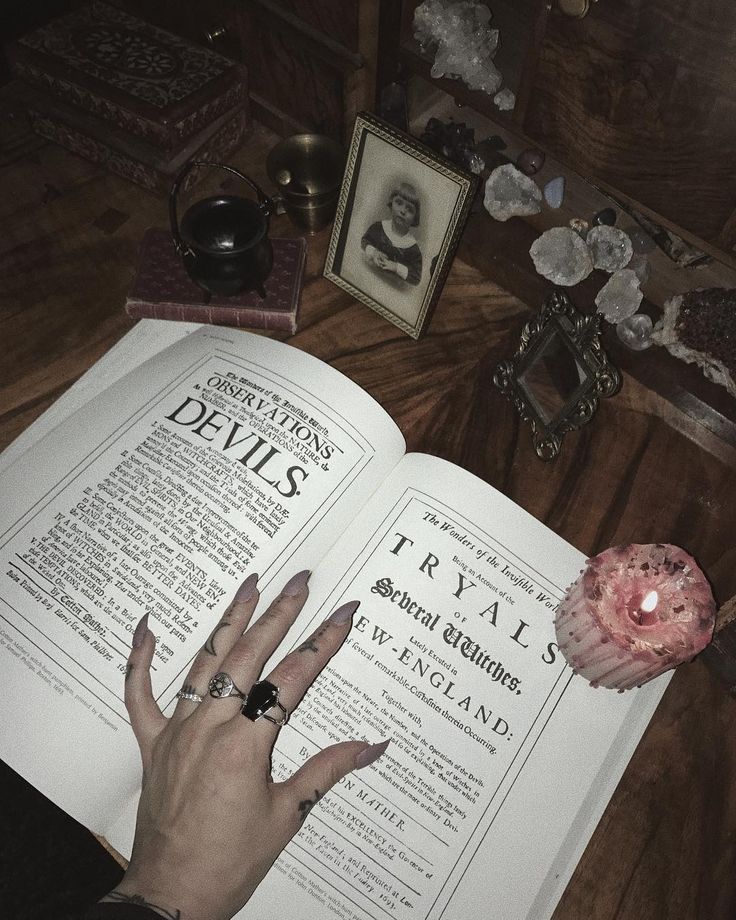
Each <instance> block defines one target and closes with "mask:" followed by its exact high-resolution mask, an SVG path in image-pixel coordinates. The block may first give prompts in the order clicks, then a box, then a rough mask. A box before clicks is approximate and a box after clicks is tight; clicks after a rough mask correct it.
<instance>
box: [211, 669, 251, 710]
mask: <svg viewBox="0 0 736 920" xmlns="http://www.w3.org/2000/svg"><path fill="white" fill-rule="evenodd" d="M209 692H210V696H211V697H212V698H213V699H215V700H224V699H225V698H226V697H228V696H237V697H238V698H239V699H241V700H242V701H243V705H245V704H246V702H247V701H248V694H247V693H243V691H242V690H239V689H238V688H237V687H236V686H235V681H234V680H233V679H232V677H230V675H229V674H228V673H227V671H220V672H219V673H218V674H215V676H214V677H213V678H212V680H211V681H210V684H209Z"/></svg>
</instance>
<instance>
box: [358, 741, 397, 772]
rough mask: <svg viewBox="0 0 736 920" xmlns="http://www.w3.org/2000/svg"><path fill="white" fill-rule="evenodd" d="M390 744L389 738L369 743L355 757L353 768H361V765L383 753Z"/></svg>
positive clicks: (367, 763) (363, 765)
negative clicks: (376, 742)
mask: <svg viewBox="0 0 736 920" xmlns="http://www.w3.org/2000/svg"><path fill="white" fill-rule="evenodd" d="M389 744H391V739H390V738H387V739H386V740H385V741H380V742H379V743H378V744H369V745H368V746H367V747H364V748H363V750H362V751H361V752H360V753H359V754H358V756H357V757H356V758H355V769H356V770H362V769H363V767H367V766H369V764H372V763H373V762H374V761H375V760H378V758H379V757H380V756H381V754H383V753H384V751H385V750H386V748H387V747H388V746H389Z"/></svg>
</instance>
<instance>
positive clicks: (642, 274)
mask: <svg viewBox="0 0 736 920" xmlns="http://www.w3.org/2000/svg"><path fill="white" fill-rule="evenodd" d="M627 267H628V268H630V269H631V270H632V271H635V272H636V277H637V278H638V279H639V284H646V283H647V281H649V276H650V275H651V274H652V267H651V265H650V264H649V259H647V257H646V256H638V255H634V256H632V257H631V261H630V262H629V264H628V266H627Z"/></svg>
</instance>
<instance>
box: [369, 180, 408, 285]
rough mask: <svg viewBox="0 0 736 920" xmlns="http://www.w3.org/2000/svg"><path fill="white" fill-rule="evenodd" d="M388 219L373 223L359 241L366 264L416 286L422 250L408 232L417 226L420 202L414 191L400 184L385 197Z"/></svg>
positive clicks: (403, 183)
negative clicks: (388, 213) (386, 198)
mask: <svg viewBox="0 0 736 920" xmlns="http://www.w3.org/2000/svg"><path fill="white" fill-rule="evenodd" d="M388 207H389V209H390V213H391V216H390V217H388V218H386V219H385V220H379V221H376V222H375V223H374V224H371V226H370V227H369V228H368V230H367V231H366V232H365V234H364V235H363V238H362V239H361V241H360V245H361V248H362V249H363V253H364V256H365V259H366V261H367V262H368V264H369V265H371V266H373V267H374V268H376V269H378V270H379V271H380V272H382V273H384V272H385V273H386V274H387V275H392V276H395V277H396V278H397V279H400V281H401V282H404V283H406V284H412V285H416V284H419V282H420V280H421V277H422V251H421V249H420V248H419V244H418V243H417V241H416V239H415V237H414V235H413V233H411V229H412V228H413V227H418V226H419V218H420V211H421V207H420V203H419V195H418V193H417V190H416V188H415V187H414V186H413V185H411V184H410V183H409V182H400V183H399V184H398V185H396V186H395V187H394V188H393V189H392V190H391V193H390V195H389V197H388Z"/></svg>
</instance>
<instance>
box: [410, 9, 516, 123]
mask: <svg viewBox="0 0 736 920" xmlns="http://www.w3.org/2000/svg"><path fill="white" fill-rule="evenodd" d="M490 20H491V11H490V10H489V9H488V7H487V6H486V5H485V4H484V3H472V2H466V0H459V2H457V0H456V2H453V0H424V3H420V4H419V6H418V7H417V8H416V10H415V12H414V38H416V40H417V41H418V42H419V44H420V45H421V46H422V49H426V48H428V47H435V49H436V50H435V58H434V63H433V65H432V71H431V73H432V76H433V77H455V78H458V79H460V80H462V81H463V82H464V83H465V84H467V86H468V87H469V88H470V89H476V90H481V91H482V92H484V93H489V94H491V95H495V94H496V93H498V90H499V89H500V87H501V83H502V82H503V78H502V76H501V74H500V72H499V71H498V69H497V68H496V66H495V64H494V63H493V58H494V56H495V54H496V50H497V49H498V29H492V28H491V27H490V25H489V23H490ZM501 101H503V103H504V105H507V104H508V100H507V97H503V99H502V100H501Z"/></svg>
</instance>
